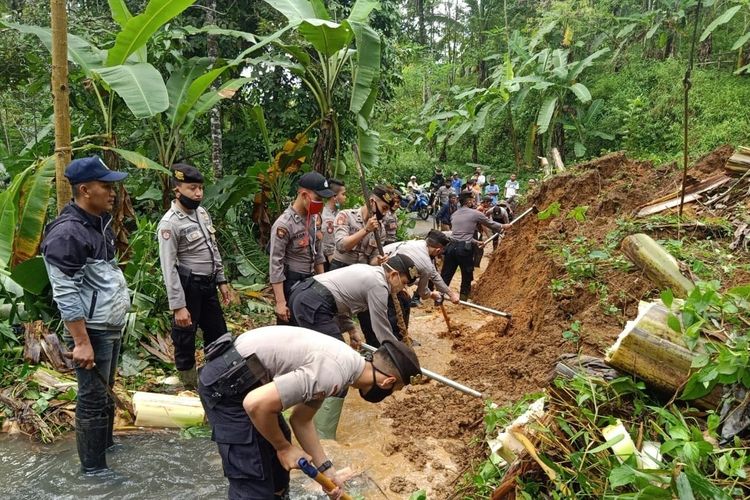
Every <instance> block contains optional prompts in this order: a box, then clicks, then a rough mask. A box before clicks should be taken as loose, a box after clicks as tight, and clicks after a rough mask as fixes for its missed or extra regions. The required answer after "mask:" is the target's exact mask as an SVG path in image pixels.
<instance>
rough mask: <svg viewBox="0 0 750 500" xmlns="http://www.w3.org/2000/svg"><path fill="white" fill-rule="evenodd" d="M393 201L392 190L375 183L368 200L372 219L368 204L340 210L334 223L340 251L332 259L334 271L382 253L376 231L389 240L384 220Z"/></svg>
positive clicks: (364, 262)
mask: <svg viewBox="0 0 750 500" xmlns="http://www.w3.org/2000/svg"><path fill="white" fill-rule="evenodd" d="M392 202H393V196H392V194H391V192H390V191H389V190H388V189H386V188H384V187H383V186H375V187H374V188H373V189H372V193H371V194H370V199H369V200H368V203H369V205H370V213H371V214H373V215H372V216H371V217H370V218H369V219H367V220H366V221H365V219H366V217H367V215H368V214H367V207H366V206H364V205H363V206H362V207H360V208H352V209H349V210H342V211H341V212H339V214H338V216H337V217H336V223H335V224H334V232H333V234H334V239H335V241H336V250H335V251H334V252H333V258H332V259H331V270H333V269H339V268H341V267H345V266H349V265H351V264H357V263H359V264H367V263H369V262H370V259H372V257H373V256H375V255H376V254H377V252H378V247H377V244H376V241H375V236H374V235H373V233H374V232H375V231H379V234H380V238H381V241H384V240H385V230H384V228H383V227H382V225H381V223H380V222H381V221H382V220H383V218H384V217H385V215H386V214H387V213H388V212H389V211H390V209H391V203H392Z"/></svg>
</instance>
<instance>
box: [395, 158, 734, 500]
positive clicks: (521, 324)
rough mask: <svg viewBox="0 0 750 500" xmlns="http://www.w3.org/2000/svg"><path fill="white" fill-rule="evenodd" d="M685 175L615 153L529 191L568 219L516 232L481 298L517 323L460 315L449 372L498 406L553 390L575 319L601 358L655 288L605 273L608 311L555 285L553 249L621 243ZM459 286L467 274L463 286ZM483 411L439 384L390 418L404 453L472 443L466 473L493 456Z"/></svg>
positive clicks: (593, 298) (402, 401)
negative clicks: (442, 443) (629, 218)
mask: <svg viewBox="0 0 750 500" xmlns="http://www.w3.org/2000/svg"><path fill="white" fill-rule="evenodd" d="M729 155H731V148H728V147H725V148H721V149H719V150H717V151H715V152H713V153H711V154H710V155H708V156H706V157H705V158H702V159H701V160H699V162H697V164H696V165H695V166H694V167H693V168H692V169H691V170H690V174H691V176H692V177H693V178H696V179H701V178H704V177H706V176H708V175H710V174H712V173H715V172H716V171H718V170H719V169H720V168H721V166H722V165H723V163H724V162H725V160H726V158H728V156H729ZM680 175H681V173H680V171H679V169H678V168H677V166H676V165H674V164H670V165H665V166H661V167H654V166H653V165H652V164H651V163H648V162H638V161H633V160H631V159H629V158H627V157H626V156H625V155H624V154H623V153H612V154H610V155H607V156H605V157H602V158H599V159H597V160H595V161H591V162H588V163H585V164H581V165H578V166H576V167H575V168H573V169H571V170H570V171H569V172H568V173H565V174H564V175H560V176H557V177H555V178H553V179H550V180H548V181H545V182H544V183H542V185H541V186H539V188H537V191H536V192H534V193H531V194H530V196H529V199H528V202H529V204H535V205H537V206H538V207H539V208H540V209H545V208H546V207H548V206H549V205H550V204H552V203H553V202H556V201H557V202H559V203H560V215H558V216H557V217H554V218H550V219H547V220H544V221H540V220H538V219H537V218H536V217H533V216H529V217H527V218H526V219H525V220H523V221H522V222H520V223H519V224H518V225H517V226H516V227H514V228H513V229H512V230H510V231H509V234H508V235H507V236H506V237H505V238H504V239H503V241H502V243H501V245H500V247H499V248H498V250H497V251H496V252H494V253H493V254H492V255H490V257H489V263H488V265H487V269H486V271H485V272H484V273H483V274H482V275H481V277H480V278H479V279H478V281H477V282H476V283H475V286H474V289H473V293H472V300H473V301H475V302H477V303H480V304H483V305H486V306H489V307H493V308H496V309H501V310H504V311H509V312H511V313H512V316H513V319H512V322H511V323H510V325H508V324H507V323H506V320H505V319H503V318H495V319H491V320H490V321H489V322H486V318H483V324H481V325H478V324H474V322H473V318H475V317H478V316H476V315H473V316H472V315H471V314H466V313H465V312H464V311H461V317H462V320H463V321H464V324H462V325H459V328H457V329H455V330H454V331H453V332H451V333H450V336H451V337H452V340H453V346H452V350H453V354H454V355H455V356H454V359H453V360H452V361H451V362H450V365H449V367H448V370H447V375H448V376H449V377H452V378H455V379H456V380H458V381H461V382H462V383H465V384H467V385H469V386H471V387H473V388H475V389H477V390H480V391H483V392H484V393H485V394H487V395H489V396H490V398H491V399H492V401H494V402H496V403H498V404H504V403H508V402H512V401H515V400H517V399H518V398H519V397H520V396H522V395H523V394H526V393H528V392H533V391H536V390H540V389H542V388H544V387H545V386H546V385H547V383H548V381H549V379H550V376H551V373H552V369H553V368H554V363H555V359H556V358H557V357H558V356H559V355H560V354H562V353H564V352H575V350H576V348H577V346H576V344H575V343H572V342H570V341H567V340H565V339H564V338H563V337H562V332H563V331H564V330H566V329H568V328H569V327H570V325H571V323H573V322H574V321H576V320H577V321H580V324H581V333H580V344H579V345H578V347H580V349H581V350H582V351H583V352H584V353H586V354H592V355H602V354H603V352H604V350H605V349H606V348H607V347H608V346H609V345H611V344H612V342H613V341H614V339H615V338H616V336H617V335H618V334H619V333H620V331H621V330H622V327H623V325H624V322H625V321H626V320H627V319H629V318H632V317H633V316H634V315H635V312H636V309H637V305H638V301H639V300H640V299H641V298H643V297H645V296H648V295H649V294H653V293H656V290H654V289H653V287H652V285H651V284H650V283H649V282H647V281H646V280H645V279H643V278H642V277H641V276H640V275H639V273H638V272H636V271H630V272H625V271H622V270H620V269H618V268H607V267H605V268H604V269H601V270H598V280H599V281H600V282H602V283H605V284H606V288H607V302H608V303H609V304H611V305H613V306H615V307H616V308H617V311H616V312H614V311H613V310H612V309H611V308H610V310H609V314H605V312H604V310H603V305H602V303H601V300H600V298H601V295H600V292H599V291H597V290H590V289H589V287H587V286H581V285H573V286H570V287H568V288H567V289H564V290H559V291H558V292H557V294H556V296H555V295H553V293H552V290H551V289H550V284H551V281H552V280H553V279H559V278H561V277H562V276H563V275H564V268H563V264H562V259H561V256H560V255H559V251H557V253H556V251H555V250H554V249H555V248H558V249H559V248H560V246H561V245H568V244H570V242H572V241H574V240H575V239H576V238H586V241H587V242H588V245H589V246H590V248H604V247H605V246H606V245H607V243H608V242H610V241H611V240H612V239H613V238H616V234H615V233H613V231H615V230H616V229H617V227H618V226H617V222H616V220H617V218H618V217H621V216H624V215H629V214H630V213H632V211H633V210H634V209H635V208H636V207H638V206H639V205H642V204H644V203H645V202H647V201H649V200H651V199H654V198H656V197H658V196H661V195H664V194H666V193H669V192H671V191H674V190H676V189H677V188H678V186H679V183H680ZM580 206H588V207H589V208H588V210H587V211H586V219H585V221H582V222H578V221H575V220H573V219H571V218H567V217H566V214H567V213H568V212H569V211H570V210H572V209H574V208H575V207H580ZM608 235H609V236H610V239H609V240H608V239H607V236H608ZM614 241H615V243H614V244H610V248H612V249H614V250H612V254H613V255H616V254H617V253H619V250H618V249H617V246H618V245H619V242H618V241H617V240H616V239H615V240H614ZM457 282H458V275H457V277H456V278H455V279H454V283H453V286H454V287H456V286H457ZM451 310H452V311H457V309H455V308H453V307H452V309H451ZM433 314H439V313H437V312H434V313H433ZM465 318H468V319H465ZM433 334H434V333H433ZM482 406H483V405H482V402H481V401H479V400H478V399H473V398H470V397H468V396H464V395H462V394H460V393H458V392H456V391H454V390H451V389H448V388H446V387H441V386H438V385H435V384H430V385H427V386H424V387H415V388H413V389H411V390H409V391H408V392H407V395H406V397H405V398H399V399H398V400H397V401H394V402H392V403H390V404H389V406H387V408H386V410H385V412H384V414H385V416H387V417H390V418H392V419H393V422H394V434H395V435H396V436H397V437H399V439H400V443H399V444H398V446H396V448H397V450H396V451H404V452H405V453H406V454H407V455H408V456H414V457H419V456H420V454H419V453H418V451H419V443H420V442H421V441H422V440H424V439H425V438H427V437H433V438H445V439H451V440H455V442H456V443H463V446H460V445H458V444H457V445H456V446H455V450H453V451H454V453H453V455H454V457H455V458H456V462H457V463H458V464H460V465H461V466H462V467H467V466H468V465H469V463H470V462H471V460H472V457H474V458H476V457H479V456H481V455H482V454H483V453H484V448H483V447H482V446H479V447H476V446H474V447H472V446H470V443H471V442H472V440H474V441H476V438H481V437H482V436H481V433H482V429H483V426H482V425H481V419H482ZM415 460H419V459H415ZM422 460H424V459H422ZM452 487H453V485H452V484H450V483H446V484H444V485H443V487H442V488H439V489H438V490H437V491H438V497H439V498H447V497H449V496H450V491H451V488H452ZM431 498H432V497H431Z"/></svg>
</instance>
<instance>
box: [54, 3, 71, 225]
mask: <svg viewBox="0 0 750 500" xmlns="http://www.w3.org/2000/svg"><path fill="white" fill-rule="evenodd" d="M50 16H51V22H52V98H53V103H54V114H55V189H56V193H57V213H58V214H59V213H60V212H61V211H62V209H63V207H65V205H66V204H67V203H68V201H69V200H70V199H71V198H72V196H73V195H72V191H71V189H70V184H69V183H68V180H67V179H66V178H65V167H67V166H68V163H70V160H71V158H72V153H71V149H70V103H69V101H68V94H69V93H70V89H69V87H68V12H67V10H66V2H65V1H64V0H50Z"/></svg>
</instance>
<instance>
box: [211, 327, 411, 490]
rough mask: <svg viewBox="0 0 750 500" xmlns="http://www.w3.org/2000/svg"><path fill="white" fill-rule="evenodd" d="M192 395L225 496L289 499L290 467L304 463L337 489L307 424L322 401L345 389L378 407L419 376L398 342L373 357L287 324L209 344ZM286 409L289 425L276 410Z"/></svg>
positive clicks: (328, 463) (327, 461)
mask: <svg viewBox="0 0 750 500" xmlns="http://www.w3.org/2000/svg"><path fill="white" fill-rule="evenodd" d="M206 358H207V360H208V361H207V363H206V366H205V367H204V368H203V369H202V370H201V373H200V383H199V388H198V392H199V394H200V396H201V402H202V403H203V406H204V408H205V410H206V416H207V417H208V421H209V423H210V424H211V428H212V439H213V440H214V441H215V442H216V444H217V445H218V448H219V454H220V455H221V459H222V464H223V467H224V475H225V476H226V477H227V479H228V480H229V498H230V499H253V500H269V499H273V498H288V489H289V472H288V471H289V470H290V469H296V468H299V466H298V461H299V459H300V458H303V457H304V458H306V459H308V460H311V461H312V463H313V464H314V465H315V466H316V467H318V470H320V471H323V472H324V473H325V474H326V475H327V476H328V477H330V478H331V479H333V480H334V482H335V483H336V484H337V486H338V487H337V488H336V489H335V490H333V491H330V492H327V494H328V496H329V497H330V498H334V499H335V498H339V497H340V495H341V488H340V486H341V482H340V480H339V478H338V477H337V475H336V469H335V468H334V466H333V464H332V463H331V460H330V459H329V457H328V456H327V455H326V452H325V450H324V449H323V447H322V446H321V444H320V440H319V438H318V436H317V434H316V432H315V428H314V426H313V416H314V415H315V413H316V411H317V410H318V408H319V407H320V404H321V402H322V401H323V400H324V399H325V398H326V397H328V396H332V395H336V394H339V393H341V391H342V390H344V389H347V388H348V387H353V388H356V389H359V392H360V395H361V396H362V398H364V399H365V400H366V401H369V402H372V403H377V402H379V401H382V400H383V399H384V398H385V397H387V396H388V395H390V394H391V393H392V392H394V391H398V390H400V389H401V388H403V387H404V385H406V384H409V383H410V381H411V378H412V377H414V376H416V375H418V374H419V373H420V367H419V360H418V359H417V356H416V354H415V353H414V351H413V350H412V349H411V348H409V347H407V346H406V345H404V344H402V343H401V342H397V341H389V342H386V343H384V344H383V345H382V346H381V347H380V348H379V349H378V350H377V352H375V353H374V355H373V357H372V360H371V361H369V360H365V359H364V358H362V357H361V356H360V355H359V354H358V353H357V352H356V351H354V350H353V349H350V348H349V347H348V346H347V345H346V344H344V343H343V342H340V341H338V340H336V339H334V338H333V337H330V336H327V335H323V334H321V333H318V332H314V331H312V330H308V329H305V328H298V327H294V326H269V327H265V328H258V329H256V330H250V331H247V332H245V333H243V334H242V335H240V336H239V337H237V339H236V340H234V342H232V341H231V336H230V335H228V334H227V335H226V336H225V337H224V338H222V339H220V340H219V341H217V342H216V343H215V344H213V345H211V346H209V348H208V349H207V352H206ZM289 408H291V409H292V411H291V416H290V417H289V423H290V424H291V427H292V430H293V431H294V435H295V437H296V438H297V441H298V442H299V445H300V447H297V446H295V445H293V444H292V443H291V433H290V431H289V428H288V427H287V424H286V422H285V421H284V418H283V417H282V415H281V412H282V411H284V410H287V409H289Z"/></svg>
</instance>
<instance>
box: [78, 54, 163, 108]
mask: <svg viewBox="0 0 750 500" xmlns="http://www.w3.org/2000/svg"><path fill="white" fill-rule="evenodd" d="M93 71H94V73H96V74H97V75H99V76H100V77H101V78H102V80H104V81H105V82H106V83H107V85H109V86H110V87H111V88H112V90H114V91H115V92H116V93H117V95H119V96H120V97H121V98H122V100H123V101H125V104H127V106H128V108H129V109H130V111H131V112H132V113H133V115H134V116H135V117H136V118H149V117H151V116H154V115H155V114H157V113H161V112H162V111H164V110H166V109H167V108H168V107H169V96H168V95H167V87H166V85H165V84H164V80H163V79H162V77H161V73H159V71H158V70H157V69H156V68H154V67H153V66H152V65H151V64H148V63H138V64H126V65H119V66H113V67H108V68H96V69H94V70H93Z"/></svg>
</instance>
